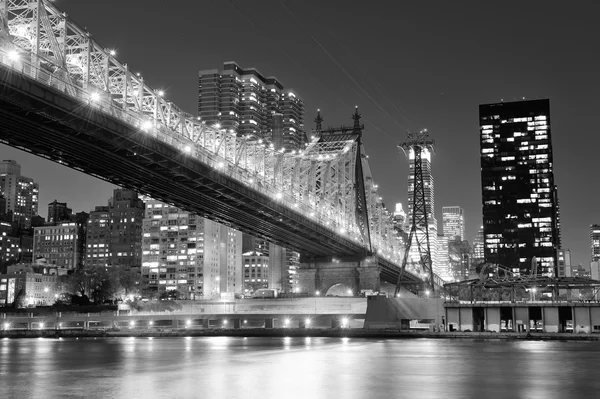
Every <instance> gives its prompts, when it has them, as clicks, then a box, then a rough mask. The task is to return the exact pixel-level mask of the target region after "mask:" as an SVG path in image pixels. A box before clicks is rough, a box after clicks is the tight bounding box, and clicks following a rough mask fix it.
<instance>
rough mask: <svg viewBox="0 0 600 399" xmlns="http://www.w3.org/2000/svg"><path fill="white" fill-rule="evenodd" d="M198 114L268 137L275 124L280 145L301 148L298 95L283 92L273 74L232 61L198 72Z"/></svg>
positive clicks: (274, 132) (301, 106)
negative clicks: (219, 66)
mask: <svg viewBox="0 0 600 399" xmlns="http://www.w3.org/2000/svg"><path fill="white" fill-rule="evenodd" d="M198 116H199V117H200V119H201V120H202V121H204V122H205V123H206V124H208V125H212V126H215V125H216V126H219V127H220V128H222V129H231V130H234V131H235V132H236V133H237V134H238V135H241V136H247V135H250V136H256V137H259V138H263V139H268V140H272V139H273V136H274V135H275V136H277V134H278V131H277V127H278V124H279V125H281V129H282V130H281V134H282V139H283V147H285V148H286V149H289V150H293V149H298V148H301V146H303V145H304V142H305V139H306V138H305V134H304V102H303V101H302V99H301V98H300V97H298V95H297V94H296V93H294V92H292V91H289V90H288V91H285V92H284V89H283V85H282V84H281V83H280V82H279V81H278V80H277V79H276V78H274V77H265V76H263V75H262V74H261V73H260V72H258V71H257V70H256V69H254V68H247V69H243V68H240V66H239V65H237V64H236V63H235V62H226V63H224V65H223V69H222V70H220V71H219V70H217V69H210V70H205V71H200V72H199V85H198ZM278 117H281V119H277V118H278Z"/></svg>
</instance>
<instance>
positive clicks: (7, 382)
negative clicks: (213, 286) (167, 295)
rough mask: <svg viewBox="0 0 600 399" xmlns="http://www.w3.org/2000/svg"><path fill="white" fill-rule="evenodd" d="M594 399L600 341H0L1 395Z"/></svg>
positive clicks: (599, 392)
mask: <svg viewBox="0 0 600 399" xmlns="http://www.w3.org/2000/svg"><path fill="white" fill-rule="evenodd" d="M79 397H86V398H263V399H271V398H278V399H279V398H335V399H337V398H340V399H354V398H357V399H358V398H386V399H391V398H540V399H541V398H544V399H548V398H561V399H565V398H597V397H600V342H554V341H552V342H541V341H494V340H490V341H485V340H442V339H439V340H438V339H431V340H430V339H382V340H366V339H354V338H352V339H349V338H284V337H281V338H229V337H193V338H190V337H188V338H153V339H150V338H107V339H105V338H102V339H75V338H69V339H41V338H40V339H6V338H5V339H2V340H0V398H3V399H4V398H79Z"/></svg>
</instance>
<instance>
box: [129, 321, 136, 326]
mask: <svg viewBox="0 0 600 399" xmlns="http://www.w3.org/2000/svg"><path fill="white" fill-rule="evenodd" d="M133 327H135V321H133V320H131V321H130V322H129V328H133Z"/></svg>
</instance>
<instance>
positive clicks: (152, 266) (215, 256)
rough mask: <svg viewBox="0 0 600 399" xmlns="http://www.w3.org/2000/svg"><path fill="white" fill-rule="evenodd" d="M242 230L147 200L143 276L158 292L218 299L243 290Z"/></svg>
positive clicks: (144, 221) (143, 245)
mask: <svg viewBox="0 0 600 399" xmlns="http://www.w3.org/2000/svg"><path fill="white" fill-rule="evenodd" d="M241 247H242V237H241V233H240V232H237V231H235V230H233V229H231V228H229V227H226V226H223V225H220V224H218V223H215V222H213V221H211V220H208V219H204V218H202V217H199V216H197V215H195V214H192V213H189V212H186V211H183V210H181V209H179V208H176V207H174V206H171V205H167V204H164V203H162V202H159V201H155V200H152V199H147V200H146V212H145V217H144V220H143V238H142V276H143V277H144V279H145V280H146V281H148V288H150V289H151V290H153V291H155V292H157V293H164V292H167V291H178V292H179V295H178V297H179V298H181V299H215V298H220V297H221V296H222V295H225V296H230V297H232V296H233V295H234V294H241V293H242V292H243V277H242V264H241V262H242V256H241V253H242V252H241Z"/></svg>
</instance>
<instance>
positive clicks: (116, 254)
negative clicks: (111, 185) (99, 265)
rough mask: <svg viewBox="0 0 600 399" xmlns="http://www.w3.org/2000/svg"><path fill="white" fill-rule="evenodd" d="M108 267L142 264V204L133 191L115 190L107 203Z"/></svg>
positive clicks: (137, 265) (128, 266) (138, 265)
mask: <svg viewBox="0 0 600 399" xmlns="http://www.w3.org/2000/svg"><path fill="white" fill-rule="evenodd" d="M108 213H109V219H110V261H109V262H108V264H109V265H110V266H121V267H125V268H131V267H140V266H141V264H142V220H143V219H144V202H143V201H142V200H141V199H140V198H139V197H138V194H137V193H136V192H135V191H131V190H126V189H116V190H114V192H113V197H112V199H111V200H110V203H109V211H108Z"/></svg>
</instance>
